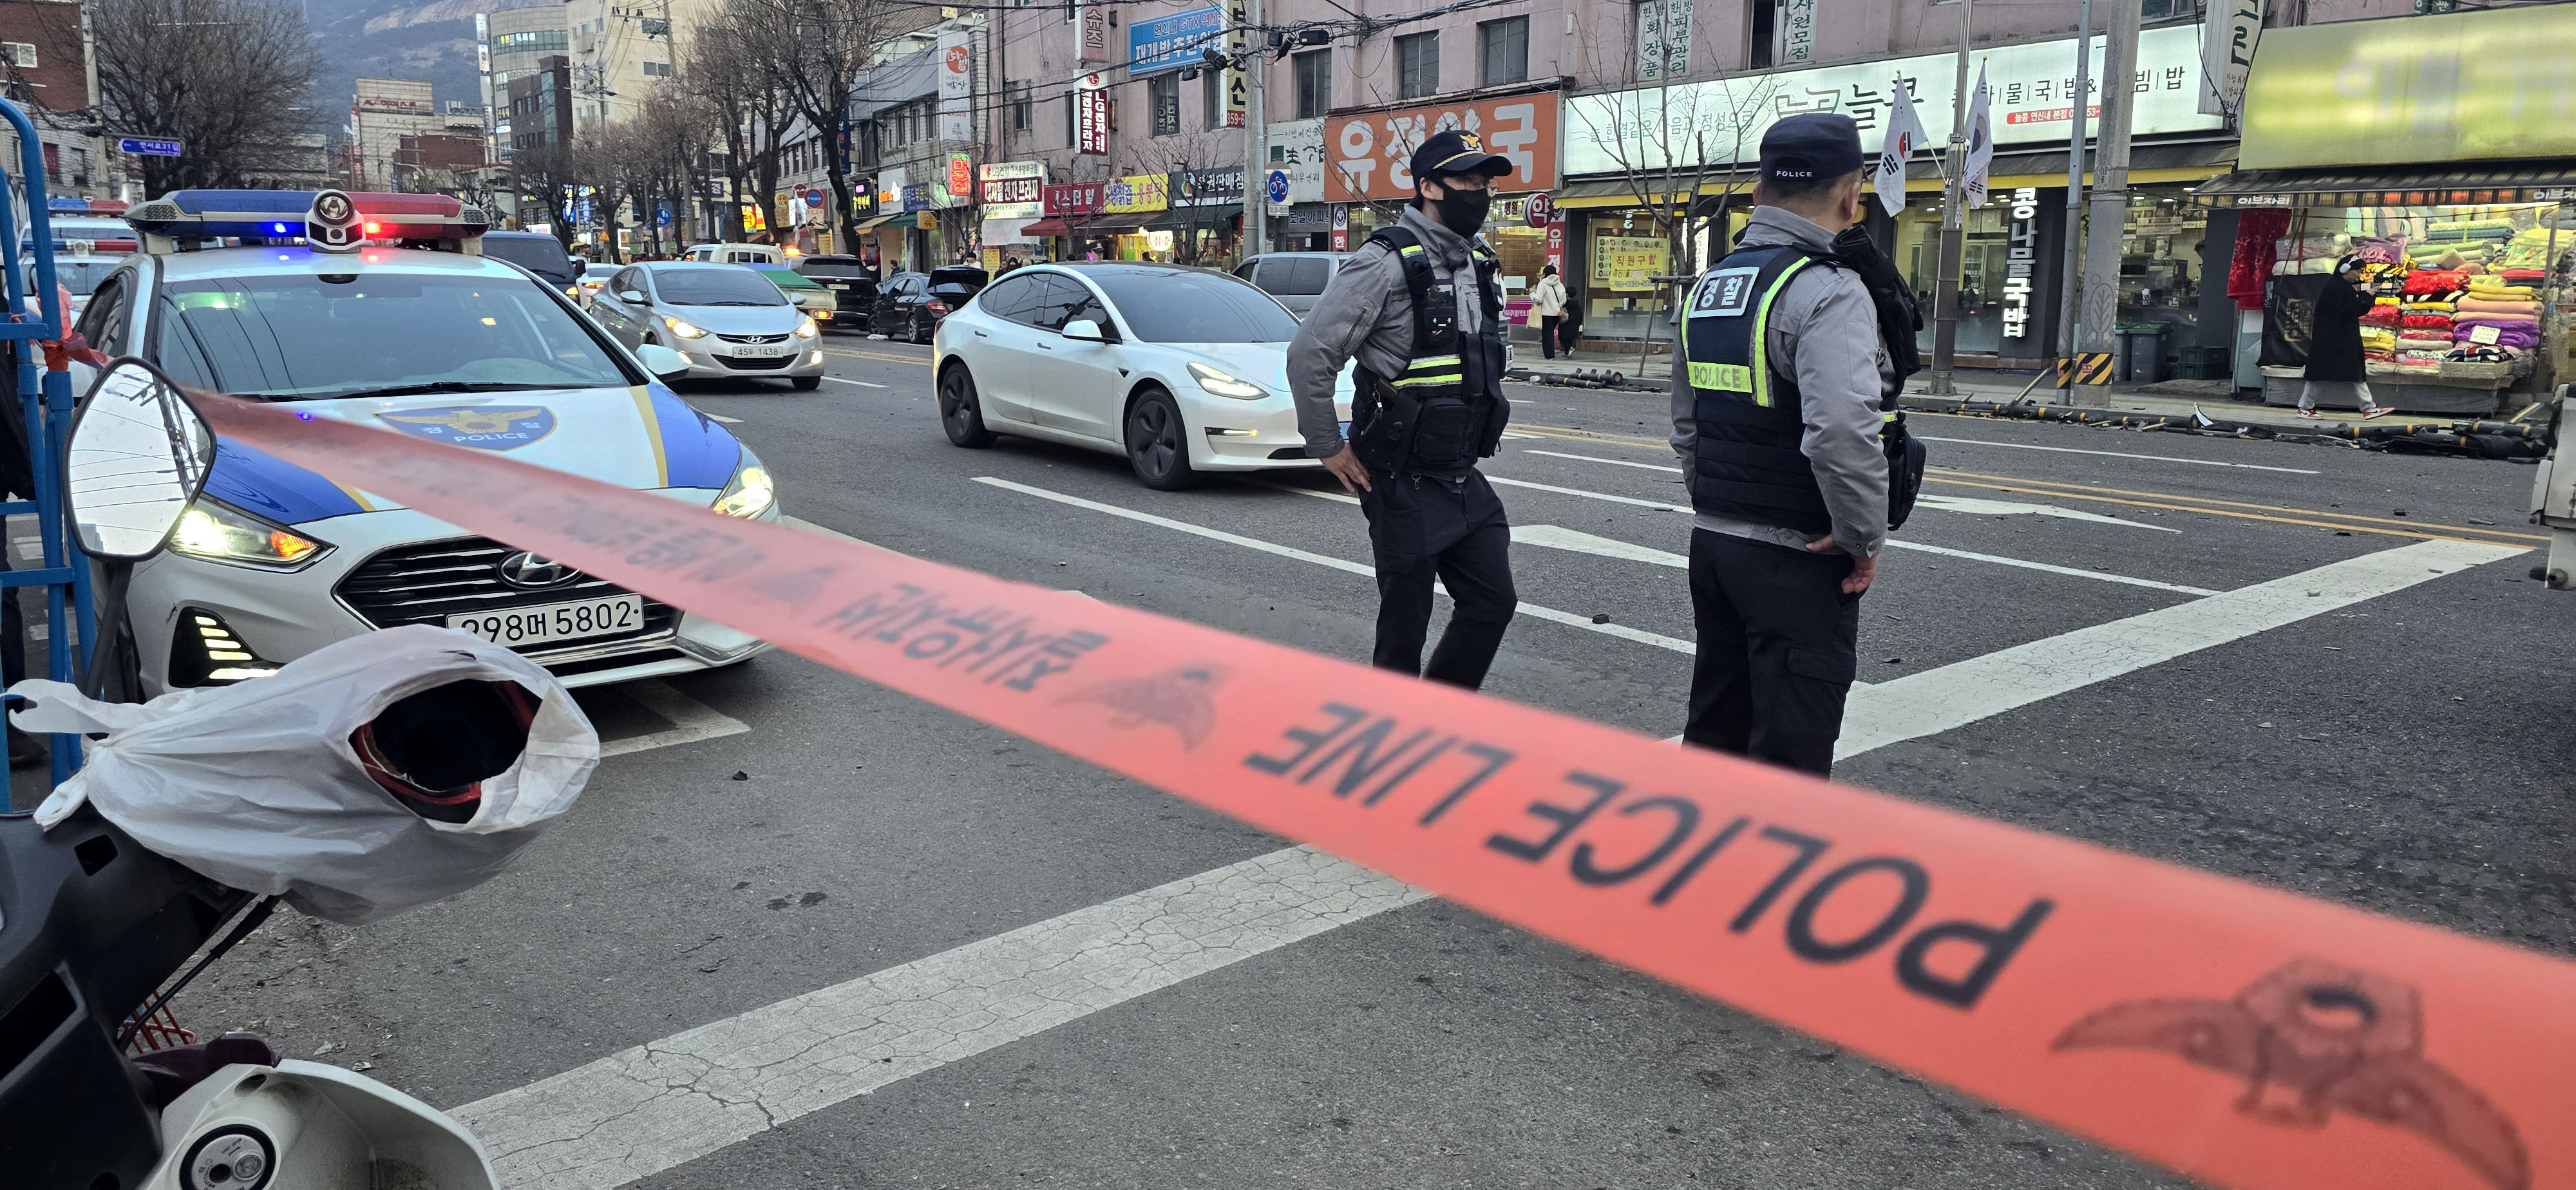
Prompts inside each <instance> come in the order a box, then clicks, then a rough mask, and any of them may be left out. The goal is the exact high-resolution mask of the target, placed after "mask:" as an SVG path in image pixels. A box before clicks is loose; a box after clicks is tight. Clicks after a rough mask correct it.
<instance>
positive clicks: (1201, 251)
mask: <svg viewBox="0 0 2576 1190" xmlns="http://www.w3.org/2000/svg"><path fill="white" fill-rule="evenodd" d="M1165 188H1166V193H1167V194H1168V195H1169V198H1170V205H1169V207H1168V208H1167V209H1166V210H1165V211H1164V213H1163V214H1162V215H1160V216H1158V217H1156V218H1155V219H1154V220H1152V221H1151V222H1149V223H1147V224H1146V225H1145V226H1146V230H1147V231H1149V232H1155V231H1162V232H1169V233H1171V236H1172V242H1171V244H1170V246H1169V248H1168V249H1167V251H1169V252H1170V253H1171V255H1170V256H1169V257H1167V258H1166V259H1170V260H1173V261H1176V262H1178V263H1180V264H1195V265H1205V266H1207V267H1209V268H1219V269H1230V268H1232V267H1234V263H1235V261H1237V260H1239V259H1241V255H1240V252H1239V247H1240V245H1241V243H1242V240H1243V167H1242V166H1239V165H1236V166H1228V167H1227V168H1224V169H1194V170H1187V171H1184V172H1181V173H1175V174H1171V175H1168V176H1167V178H1166V181H1165Z"/></svg>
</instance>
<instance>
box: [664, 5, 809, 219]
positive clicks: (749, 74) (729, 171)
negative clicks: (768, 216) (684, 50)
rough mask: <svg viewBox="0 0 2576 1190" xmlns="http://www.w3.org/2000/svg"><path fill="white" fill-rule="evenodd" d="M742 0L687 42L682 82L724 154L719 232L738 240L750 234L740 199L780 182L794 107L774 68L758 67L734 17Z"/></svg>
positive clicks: (754, 197) (761, 196) (760, 195)
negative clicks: (724, 197)
mask: <svg viewBox="0 0 2576 1190" xmlns="http://www.w3.org/2000/svg"><path fill="white" fill-rule="evenodd" d="M745 2H746V0H735V2H734V3H733V4H731V5H728V6H727V8H726V10H725V14H724V16H722V17H721V18H718V19H714V20H709V21H707V22H705V23H704V24H702V25H701V26H700V27H699V29H698V33H697V36H696V38H695V40H694V41H693V42H692V43H691V45H690V46H689V54H688V60H687V65H686V66H685V67H684V68H683V70H682V72H681V85H682V86H683V87H685V88H687V90H688V93H689V94H690V95H692V96H694V97H695V98H696V99H697V101H698V102H699V103H700V104H701V105H703V106H704V108H705V116H706V118H707V119H709V120H710V121H712V123H713V124H714V126H715V129H716V130H717V132H718V135H719V136H720V138H721V143H722V144H723V146H724V149H723V151H724V154H725V180H726V182H727V184H728V186H729V188H730V189H731V190H732V191H733V195H734V199H733V203H732V204H731V205H730V206H729V207H727V208H726V213H725V216H724V218H723V220H722V221H721V222H720V226H719V228H718V234H719V235H720V236H722V237H723V238H724V239H727V240H734V241H739V240H742V239H744V238H746V237H747V236H748V235H749V230H750V229H749V228H747V227H746V226H744V220H743V217H742V204H743V203H744V202H762V203H766V202H767V201H768V195H769V193H770V192H771V191H772V190H775V189H776V188H777V186H778V155H779V151H780V150H781V149H782V148H783V147H784V144H783V138H784V137H785V136H786V133H787V125H788V122H789V120H790V119H791V118H792V113H793V111H794V106H793V104H792V103H791V102H790V100H789V97H788V95H787V92H786V91H785V89H784V88H782V87H781V86H780V85H779V82H778V79H777V77H776V72H774V71H770V70H765V69H762V68H761V65H760V61H759V59H758V57H757V54H756V47H755V45H754V41H753V39H752V38H751V37H749V36H746V34H745V32H744V29H743V28H742V26H741V24H740V23H739V22H738V21H737V19H736V18H737V16H739V15H740V14H739V12H738V10H739V9H740V8H741V7H742V6H743V4H744V3H745Z"/></svg>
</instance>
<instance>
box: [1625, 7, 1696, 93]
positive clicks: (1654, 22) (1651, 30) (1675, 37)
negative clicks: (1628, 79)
mask: <svg viewBox="0 0 2576 1190" xmlns="http://www.w3.org/2000/svg"><path fill="white" fill-rule="evenodd" d="M1690 45H1691V0H1638V4H1637V77H1638V78H1639V79H1641V80H1647V81H1652V80H1655V79H1661V78H1663V77H1664V76H1666V75H1671V76H1673V77H1676V78H1678V77H1680V76H1682V75H1685V74H1689V73H1690Z"/></svg>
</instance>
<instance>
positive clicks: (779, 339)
mask: <svg viewBox="0 0 2576 1190" xmlns="http://www.w3.org/2000/svg"><path fill="white" fill-rule="evenodd" d="M716 337H717V338H719V339H722V340H724V341H725V342H727V343H784V342H786V341H787V336H785V335H718V336H716Z"/></svg>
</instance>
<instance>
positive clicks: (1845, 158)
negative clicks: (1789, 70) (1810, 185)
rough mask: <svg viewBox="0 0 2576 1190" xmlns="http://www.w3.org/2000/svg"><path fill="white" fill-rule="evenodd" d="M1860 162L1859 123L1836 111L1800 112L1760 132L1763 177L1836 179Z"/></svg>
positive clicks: (1857, 166) (1854, 168)
mask: <svg viewBox="0 0 2576 1190" xmlns="http://www.w3.org/2000/svg"><path fill="white" fill-rule="evenodd" d="M1860 161H1861V155H1860V125H1859V124H1856V123H1854V122H1852V118H1851V117H1850V116H1846V115H1842V114H1841V113H1838V112H1802V113H1800V114H1798V115H1794V116H1790V117H1788V118H1787V119H1784V120H1781V121H1780V122H1779V123H1776V124H1773V125H1772V126H1771V128H1770V130H1769V131H1767V132H1764V133H1763V134H1762V177H1764V178H1766V179H1769V178H1778V179H1781V180H1783V181H1789V180H1798V179H1807V178H1814V179H1818V180H1822V179H1825V178H1839V177H1841V176H1843V175H1844V174H1847V173H1851V172H1853V171H1855V170H1858V169H1859V168H1860Z"/></svg>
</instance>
